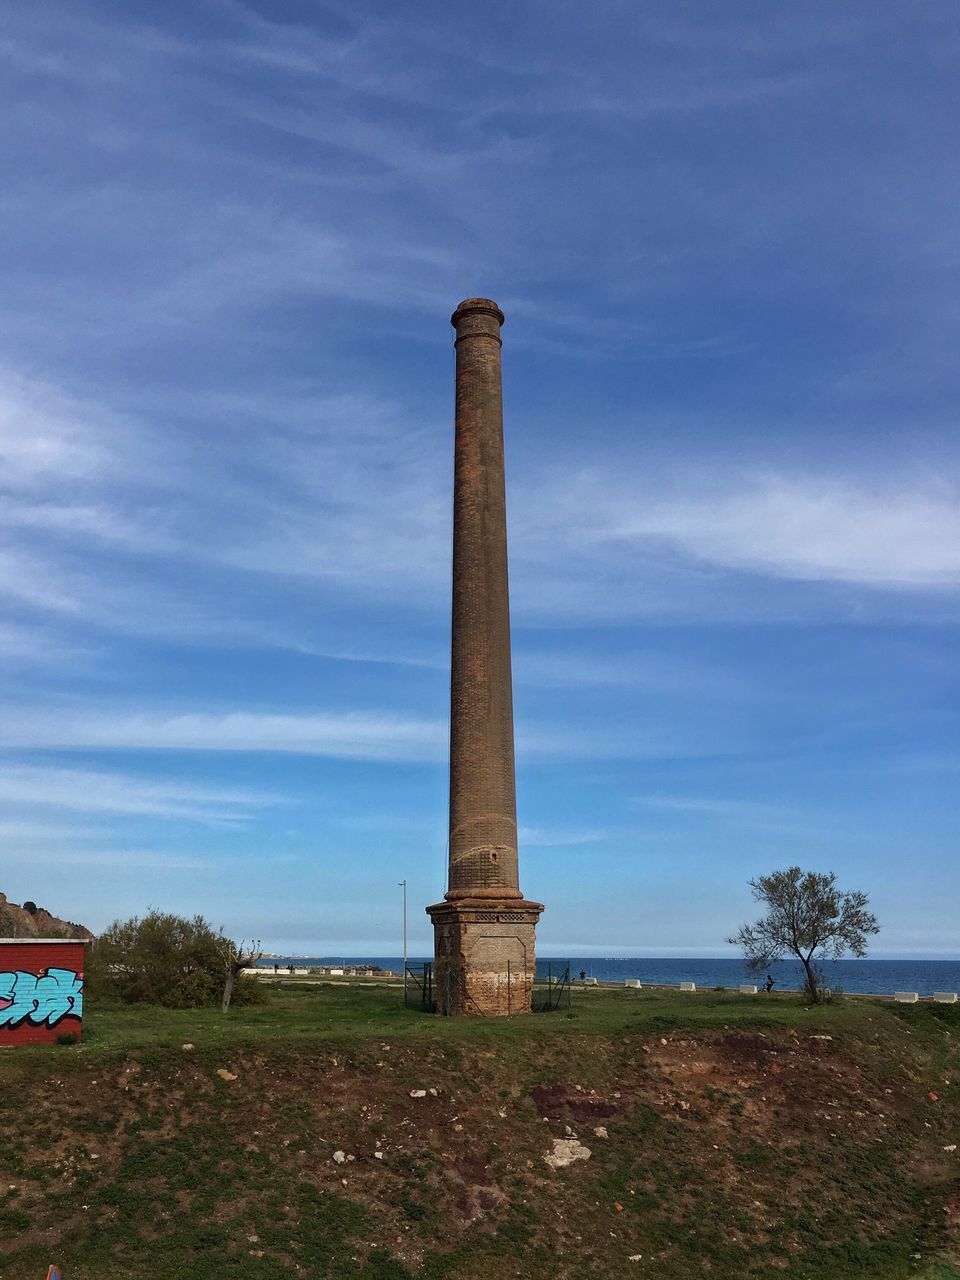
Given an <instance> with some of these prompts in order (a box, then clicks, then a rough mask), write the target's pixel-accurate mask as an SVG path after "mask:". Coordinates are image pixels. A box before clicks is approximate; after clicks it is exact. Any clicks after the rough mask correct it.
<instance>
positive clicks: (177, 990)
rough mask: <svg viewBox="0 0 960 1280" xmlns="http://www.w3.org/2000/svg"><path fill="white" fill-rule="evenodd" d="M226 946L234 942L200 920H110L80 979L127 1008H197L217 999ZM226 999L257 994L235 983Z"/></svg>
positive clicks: (157, 915)
mask: <svg viewBox="0 0 960 1280" xmlns="http://www.w3.org/2000/svg"><path fill="white" fill-rule="evenodd" d="M227 947H234V944H233V943H231V942H230V941H229V939H227V938H225V937H224V935H223V933H222V932H221V931H219V930H215V929H214V928H213V926H212V925H210V924H209V923H208V922H207V921H206V920H205V919H204V918H203V916H199V915H198V916H194V917H193V918H192V919H185V918H184V917H183V916H177V915H173V914H171V913H169V912H162V911H150V912H148V914H147V915H145V916H143V917H142V918H141V917H139V916H134V917H133V918H132V919H130V920H123V921H121V920H115V921H114V922H113V924H111V925H110V927H109V928H108V929H106V930H104V932H103V933H102V934H101V935H100V937H99V938H98V940H97V943H96V946H94V947H92V948H91V953H92V954H90V955H89V956H88V959H87V965H86V974H85V979H86V982H87V985H88V987H89V988H90V989H91V990H93V991H101V992H105V993H107V994H111V995H115V996H117V997H119V999H121V1000H124V1001H126V1002H128V1003H130V1004H138V1003H144V1004H159V1005H166V1006H167V1007H168V1008H172V1009H198V1008H203V1007H205V1006H210V1005H216V1004H218V1003H220V1002H221V1001H222V998H223V993H224V986H225V980H226V978H225V969H224V954H225V951H226V949H227ZM234 949H235V948H234ZM235 976H236V975H234V980H235ZM231 987H232V984H231ZM231 996H232V997H233V998H234V999H235V1000H237V1002H240V1001H243V1002H244V1003H248V1002H250V1001H255V1000H258V999H261V998H262V996H263V993H262V991H261V990H260V988H259V987H258V986H257V984H255V983H253V982H250V983H239V984H237V985H236V990H235V992H234V990H233V989H231Z"/></svg>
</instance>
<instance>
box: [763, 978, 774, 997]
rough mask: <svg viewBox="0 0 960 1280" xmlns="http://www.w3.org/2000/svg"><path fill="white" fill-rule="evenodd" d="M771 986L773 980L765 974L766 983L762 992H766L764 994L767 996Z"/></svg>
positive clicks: (771, 988)
mask: <svg viewBox="0 0 960 1280" xmlns="http://www.w3.org/2000/svg"><path fill="white" fill-rule="evenodd" d="M773 986H774V982H773V978H771V977H770V974H769V973H768V974H767V980H766V982H765V983H764V984H763V989H764V991H766V992H767V994H768V995H769V993H770V992H771V991H772V990H773Z"/></svg>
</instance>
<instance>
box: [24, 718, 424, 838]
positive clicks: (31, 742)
mask: <svg viewBox="0 0 960 1280" xmlns="http://www.w3.org/2000/svg"><path fill="white" fill-rule="evenodd" d="M446 742H447V727H446V724H445V723H440V722H436V721H429V720H421V719H417V718H414V717H409V718H405V717H403V716H399V715H393V714H390V713H377V712H365V711H357V712H344V713H317V714H312V715H310V714H308V715H292V714H275V715H274V714H269V713H258V712H249V711H234V712H226V713H222V714H218V713H210V712H185V713H183V714H181V715H168V714H163V713H160V712H132V713H131V712H124V711H117V712H97V711H89V712H85V711H81V712H69V711H64V712H62V713H58V714H51V713H49V712H46V711H42V710H35V709H12V708H10V709H8V710H7V712H6V714H5V715H4V718H3V723H2V724H0V746H2V747H6V748H8V749H9V748H18V749H22V748H26V747H30V748H37V747H61V748H74V747H77V748H86V749H95V748H104V749H110V750H116V749H124V750H178V751H226V752H236V751H267V752H281V753H294V754H298V755H317V756H331V757H340V758H344V759H356V760H434V759H437V758H438V757H439V756H441V755H442V754H443V752H444V751H445V749H446ZM9 778H10V772H9V771H7V779H9ZM29 780H30V774H29V771H28V772H27V773H25V774H23V773H21V774H20V775H19V777H18V776H17V774H16V771H15V770H14V780H13V781H7V782H6V784H4V780H3V779H0V787H2V786H3V785H7V786H8V787H10V788H11V791H12V792H14V793H15V792H16V791H17V789H18V788H20V789H22V788H24V787H28V786H29ZM91 780H92V781H93V780H95V779H91ZM103 785H104V787H106V789H107V792H108V794H109V798H110V800H111V803H118V804H119V803H123V796H124V789H123V784H122V782H121V780H120V779H119V778H115V779H114V780H113V781H112V782H111V781H110V780H108V779H104V782H103ZM153 787H154V784H148V785H147V787H146V791H145V792H142V793H141V795H140V796H139V797H138V798H137V799H136V800H135V801H131V803H136V804H138V805H142V804H143V803H148V804H149V803H151V800H150V798H149V797H150V795H151V794H152V792H153ZM40 790H41V793H45V794H48V793H46V792H45V791H44V789H43V788H42V786H41V788H40ZM177 790H178V789H177V788H174V789H173V791H174V794H172V795H169V796H166V797H164V795H163V788H162V787H161V788H160V793H159V795H158V797H157V800H156V803H160V804H170V803H172V804H176V803H178V800H177V794H176V793H177ZM0 794H2V791H0ZM73 794H74V795H75V798H76V799H77V800H78V801H80V800H82V798H83V795H84V794H85V789H84V787H83V786H82V785H80V786H78V787H77V788H76V790H75V792H74V793H73ZM231 794H232V793H230V792H223V793H217V792H214V793H212V794H209V795H203V794H202V793H201V794H198V795H196V796H194V797H193V800H192V801H191V797H190V794H189V793H187V794H185V795H182V796H181V797H180V801H179V802H181V803H183V804H185V805H186V806H187V807H188V808H189V807H191V804H193V806H194V808H195V807H196V804H197V803H199V804H201V805H204V806H207V808H209V807H210V806H211V805H216V804H217V803H220V804H222V805H223V806H224V808H225V810H226V812H227V813H228V815H229V811H230V809H231V808H233V807H234V806H232V805H231V801H230V797H231ZM266 802H267V798H266V797H256V796H253V797H251V798H249V799H248V800H247V801H246V804H247V805H250V804H256V803H266ZM236 803H237V804H238V805H240V806H241V807H243V805H244V799H243V797H242V796H241V797H239V798H238V799H237V801H236ZM140 811H141V812H142V811H143V810H142V809H141V810H140Z"/></svg>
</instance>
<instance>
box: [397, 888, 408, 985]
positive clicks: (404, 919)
mask: <svg viewBox="0 0 960 1280" xmlns="http://www.w3.org/2000/svg"><path fill="white" fill-rule="evenodd" d="M398 888H400V889H402V890H403V1007H404V1008H406V1007H407V882H406V880H401V881H400V882H399V885H398Z"/></svg>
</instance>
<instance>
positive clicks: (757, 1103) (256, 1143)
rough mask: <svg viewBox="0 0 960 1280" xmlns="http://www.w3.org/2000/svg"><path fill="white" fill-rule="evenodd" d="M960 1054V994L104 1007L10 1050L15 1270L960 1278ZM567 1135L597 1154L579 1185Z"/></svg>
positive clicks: (295, 990) (94, 1006)
mask: <svg viewBox="0 0 960 1280" xmlns="http://www.w3.org/2000/svg"><path fill="white" fill-rule="evenodd" d="M812 1036H819V1037H830V1039H826V1040H812V1039H810V1037H812ZM186 1042H189V1043H190V1044H192V1045H193V1046H195V1047H194V1049H193V1050H191V1051H184V1050H183V1049H182V1048H181V1046H182V1045H183V1044H184V1043H186ZM958 1046H960V1011H957V1010H954V1009H950V1008H946V1007H942V1008H935V1007H931V1006H921V1007H910V1008H907V1007H903V1006H890V1005H886V1004H882V1003H872V1002H867V1001H856V1002H853V1001H851V1002H844V1001H841V1002H838V1003H836V1004H831V1005H827V1006H822V1007H819V1008H816V1009H808V1008H806V1007H804V1006H803V1005H802V1004H800V1003H799V1001H798V1000H796V999H794V998H791V997H786V996H779V997H773V998H770V997H741V996H739V995H737V994H733V993H718V992H709V993H697V994H695V995H692V994H688V993H679V992H673V993H668V992H647V991H641V992H635V991H629V992H625V991H614V990H604V989H602V988H601V989H589V990H585V991H576V992H574V994H573V1001H572V1006H571V1008H570V1010H569V1011H568V1010H561V1011H559V1012H554V1013H552V1014H544V1015H536V1016H533V1017H526V1018H515V1019H509V1020H482V1019H443V1018H438V1017H435V1016H429V1015H424V1014H421V1013H419V1012H415V1011H413V1010H406V1009H404V1008H403V1007H402V1006H401V1003H400V994H399V992H398V991H397V990H396V989H392V988H385V987H373V986H361V985H357V986H347V985H341V984H330V985H323V986H309V987H308V986H304V985H297V984H296V983H290V984H283V985H282V986H281V987H279V988H277V989H274V990H272V991H271V996H270V999H269V1001H268V1003H266V1004H264V1005H253V1006H247V1007H242V1008H238V1009H235V1010H233V1011H232V1012H231V1013H230V1014H229V1015H227V1016H222V1015H221V1014H220V1013H219V1012H218V1011H216V1010H189V1011H175V1010H167V1009H158V1008H144V1007H135V1006H134V1007H131V1006H126V1007H124V1006H113V1005H101V1004H98V1002H97V1001H96V1000H95V999H91V1001H90V1004H89V1008H88V1017H87V1021H86V1023H85V1028H84V1041H83V1044H82V1045H81V1046H79V1047H67V1046H62V1047H61V1046H42V1047H40V1046H38V1047H34V1048H25V1049H18V1050H16V1051H9V1052H7V1053H5V1054H2V1055H0V1125H2V1132H3V1134H4V1142H3V1143H2V1144H0V1280H27V1278H28V1277H32V1276H37V1275H39V1276H42V1275H43V1274H45V1271H44V1268H45V1267H46V1265H47V1264H48V1263H49V1262H51V1261H58V1262H60V1263H62V1264H63V1266H64V1275H65V1280H121V1278H122V1280H126V1277H128V1276H134V1275H151V1276H155V1277H158V1280H194V1277H196V1278H197V1280H199V1278H200V1277H206V1276H208V1275H210V1274H217V1275H221V1274H222V1275H225V1276H230V1277H239V1278H241V1280H244V1278H246V1277H254V1276H256V1277H259V1278H263V1277H279V1276H281V1275H284V1276H287V1275H290V1274H291V1272H292V1273H294V1274H299V1275H302V1276H307V1277H313V1276H317V1277H335V1278H337V1280H347V1278H349V1280H412V1278H413V1277H420V1278H422V1280H441V1278H442V1277H453V1278H456V1280H480V1278H481V1277H486V1276H488V1275H490V1274H498V1275H500V1274H502V1276H503V1277H504V1278H506V1277H508V1276H515V1277H522V1278H524V1280H526V1278H527V1277H530V1280H532V1278H533V1277H534V1276H536V1277H537V1280H572V1278H573V1277H577V1278H579V1277H581V1276H586V1275H602V1276H605V1277H612V1278H613V1280H617V1278H618V1277H621V1276H637V1277H653V1276H656V1277H657V1280H687V1278H688V1277H690V1276H695V1275H701V1274H704V1275H707V1276H710V1277H712V1278H713V1280H733V1278H734V1277H738V1278H739V1277H752V1278H753V1280H768V1278H772V1277H774V1276H783V1277H786V1278H787V1280H908V1278H912V1277H922V1280H957V1277H958V1275H960V1273H958V1272H957V1271H956V1270H953V1269H952V1267H951V1265H950V1264H951V1261H952V1260H953V1261H955V1260H956V1253H957V1247H958V1241H957V1239H956V1233H954V1234H953V1235H951V1234H950V1231H949V1230H947V1229H946V1227H945V1224H944V1212H943V1206H944V1204H946V1203H948V1202H949V1203H953V1201H952V1200H951V1197H955V1198H956V1203H957V1206H958V1210H960V1180H958V1176H957V1175H958V1169H960V1166H957V1165H955V1164H951V1163H950V1160H949V1158H948V1157H946V1156H945V1155H944V1154H943V1147H944V1145H947V1144H948V1143H949V1142H952V1141H954V1140H956V1134H957V1132H958V1130H960V1105H958V1099H957V1094H958V1093H960V1086H958V1085H957V1083H956V1081H958V1080H960V1053H958ZM220 1068H226V1069H228V1070H229V1071H230V1072H231V1073H233V1074H235V1075H236V1076H237V1079H236V1080H235V1081H226V1082H225V1081H223V1080H222V1079H221V1078H220V1077H219V1076H218V1075H217V1071H218V1069H220ZM945 1081H949V1082H950V1083H945ZM429 1087H434V1088H436V1089H437V1095H436V1097H433V1096H428V1098H426V1099H423V1100H413V1099H411V1097H410V1090H411V1089H413V1088H429ZM538 1091H539V1092H538ZM931 1091H934V1092H937V1094H938V1100H937V1101H936V1102H933V1101H932V1100H931V1099H930V1097H929V1094H930V1092H931ZM544 1098H545V1099H547V1101H546V1102H544V1101H543V1099H544ZM551 1100H552V1101H551ZM684 1104H685V1105H684ZM594 1107H598V1108H600V1110H599V1111H598V1112H597V1113H596V1114H594V1111H593V1110H591V1108H594ZM541 1111H543V1113H544V1115H545V1116H546V1118H545V1119H544V1115H542V1114H541ZM827 1116H829V1119H826V1118H825V1117H827ZM857 1116H862V1118H857ZM598 1120H599V1121H600V1122H602V1123H603V1124H604V1125H605V1126H606V1129H607V1137H605V1138H604V1137H599V1136H595V1135H594V1132H593V1130H594V1127H595V1126H596V1125H597V1123H598ZM567 1126H569V1127H570V1128H571V1129H573V1130H574V1132H576V1133H577V1134H578V1135H579V1136H580V1137H581V1139H582V1140H584V1141H586V1142H587V1143H588V1145H589V1146H590V1148H591V1151H592V1156H591V1159H590V1160H589V1161H588V1162H581V1163H579V1164H577V1165H573V1166H571V1167H570V1168H569V1169H566V1170H560V1171H557V1172H551V1171H549V1170H548V1169H547V1168H546V1166H545V1164H544V1163H543V1159H542V1157H543V1155H544V1153H545V1152H546V1151H547V1150H548V1149H549V1147H550V1143H551V1140H552V1139H553V1138H555V1137H562V1136H563V1135H564V1133H565V1131H566V1128H567ZM377 1143H381V1144H382V1153H383V1155H384V1159H383V1160H382V1161H381V1160H377V1159H376V1158H375V1155H374V1151H375V1149H380V1148H376V1146H375V1144H377ZM335 1150H343V1151H344V1152H347V1153H349V1154H351V1155H353V1156H355V1159H354V1160H353V1161H351V1162H347V1163H344V1164H342V1165H338V1164H337V1163H336V1162H335V1161H334V1160H333V1152H334V1151H335ZM344 1179H345V1182H344ZM10 1187H12V1188H13V1190H10V1189H9V1188H10ZM635 1254H641V1255H642V1258H641V1259H640V1260H639V1261H636V1262H634V1261H631V1260H630V1259H631V1257H632V1256H633V1255H635ZM915 1254H919V1255H920V1257H919V1259H918V1258H916V1257H915V1256H914V1255H915Z"/></svg>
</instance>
